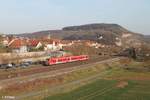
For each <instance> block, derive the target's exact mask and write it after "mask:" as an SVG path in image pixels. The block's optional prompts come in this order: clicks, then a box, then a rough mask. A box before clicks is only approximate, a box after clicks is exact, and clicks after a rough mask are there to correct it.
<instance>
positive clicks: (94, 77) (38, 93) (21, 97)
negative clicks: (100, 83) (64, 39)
mask: <svg viewBox="0 0 150 100" xmlns="http://www.w3.org/2000/svg"><path fill="white" fill-rule="evenodd" d="M118 60H120V58H113V59H108V60H104V61H100V62H96V63H93V64H87V65H88V66H87V65H86V66H85V65H81V66H78V67H77V68H73V69H69V70H66V71H65V72H61V73H59V75H61V74H65V73H70V72H72V71H76V70H81V69H84V68H85V69H86V68H88V67H93V65H96V64H101V63H106V62H115V61H118ZM91 65H92V66H91ZM67 69H68V68H67ZM109 72H110V71H105V72H102V73H99V74H97V75H94V76H90V77H88V78H85V79H81V80H75V81H72V82H70V83H67V84H62V85H58V86H56V87H53V88H49V89H47V90H43V91H37V92H30V93H26V94H23V95H20V96H17V97H15V100H24V99H25V98H29V97H34V96H40V95H41V96H42V95H43V94H45V93H49V92H52V91H55V90H59V89H61V88H65V87H66V86H72V85H78V84H80V83H84V82H90V81H91V80H93V81H94V80H97V79H100V78H101V77H102V76H103V75H104V74H106V73H109ZM55 75H58V74H55ZM55 75H51V77H54V76H55ZM112 89H113V85H111V86H109V87H106V88H104V89H102V90H99V91H96V92H94V93H93V94H89V95H86V96H85V97H81V98H78V99H79V100H86V99H87V98H88V97H89V96H91V97H92V98H93V96H95V95H96V96H99V95H103V94H105V93H107V92H109V91H111V90H112ZM89 99H91V98H89Z"/></svg>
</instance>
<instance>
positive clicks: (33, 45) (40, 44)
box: [29, 39, 42, 49]
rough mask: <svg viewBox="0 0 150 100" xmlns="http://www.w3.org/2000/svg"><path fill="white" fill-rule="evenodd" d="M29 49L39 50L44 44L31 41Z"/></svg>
mask: <svg viewBox="0 0 150 100" xmlns="http://www.w3.org/2000/svg"><path fill="white" fill-rule="evenodd" d="M29 47H31V48H35V49H38V48H40V47H42V43H41V42H40V41H39V40H35V39H34V40H29Z"/></svg>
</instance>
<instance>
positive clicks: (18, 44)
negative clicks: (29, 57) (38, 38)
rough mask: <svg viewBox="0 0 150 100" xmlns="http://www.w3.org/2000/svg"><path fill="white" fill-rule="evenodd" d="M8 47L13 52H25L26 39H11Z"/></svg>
mask: <svg viewBox="0 0 150 100" xmlns="http://www.w3.org/2000/svg"><path fill="white" fill-rule="evenodd" d="M8 47H9V48H10V49H11V50H12V52H14V53H24V52H27V51H28V50H27V41H26V40H22V39H13V40H11V41H10V42H9V44H8Z"/></svg>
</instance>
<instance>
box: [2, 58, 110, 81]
mask: <svg viewBox="0 0 150 100" xmlns="http://www.w3.org/2000/svg"><path fill="white" fill-rule="evenodd" d="M108 58H109V57H92V58H91V59H89V60H88V61H83V62H73V63H67V64H59V65H53V66H42V65H37V66H36V67H31V68H26V69H20V70H18V69H15V70H14V69H9V70H8V71H2V70H1V74H0V80H5V79H11V78H15V77H20V76H27V75H32V74H36V73H43V72H49V71H55V70H59V69H63V68H68V67H76V66H79V65H84V64H90V63H94V62H98V61H102V60H105V59H108Z"/></svg>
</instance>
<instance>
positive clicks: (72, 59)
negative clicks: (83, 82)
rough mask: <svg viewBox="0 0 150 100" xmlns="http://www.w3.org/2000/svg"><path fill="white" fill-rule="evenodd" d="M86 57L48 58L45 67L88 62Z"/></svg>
mask: <svg viewBox="0 0 150 100" xmlns="http://www.w3.org/2000/svg"><path fill="white" fill-rule="evenodd" d="M88 59H89V56H88V55H79V56H67V57H58V58H50V59H47V61H46V62H45V65H47V66H48V65H55V64H62V63H69V62H75V61H85V60H88Z"/></svg>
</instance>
